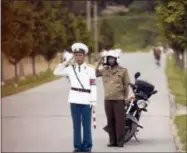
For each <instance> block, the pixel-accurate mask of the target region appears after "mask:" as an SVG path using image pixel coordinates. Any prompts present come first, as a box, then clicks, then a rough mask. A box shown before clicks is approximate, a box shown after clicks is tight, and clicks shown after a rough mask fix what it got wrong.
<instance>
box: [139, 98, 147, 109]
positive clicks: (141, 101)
mask: <svg viewBox="0 0 187 153" xmlns="http://www.w3.org/2000/svg"><path fill="white" fill-rule="evenodd" d="M137 106H138V108H140V109H142V108H144V107H146V106H147V103H146V101H144V100H139V101H138V102H137Z"/></svg>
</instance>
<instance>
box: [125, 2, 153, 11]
mask: <svg viewBox="0 0 187 153" xmlns="http://www.w3.org/2000/svg"><path fill="white" fill-rule="evenodd" d="M154 8H155V0H143V1H140V0H134V1H133V2H132V3H131V5H130V6H129V10H130V12H131V13H143V12H146V11H148V12H154Z"/></svg>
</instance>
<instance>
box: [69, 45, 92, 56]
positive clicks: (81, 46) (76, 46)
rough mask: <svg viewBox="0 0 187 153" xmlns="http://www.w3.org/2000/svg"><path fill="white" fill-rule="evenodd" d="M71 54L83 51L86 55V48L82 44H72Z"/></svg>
mask: <svg viewBox="0 0 187 153" xmlns="http://www.w3.org/2000/svg"><path fill="white" fill-rule="evenodd" d="M71 49H72V52H74V53H75V52H80V50H83V51H84V52H85V54H87V53H88V52H89V50H88V47H87V46H86V45H85V44H83V43H74V44H73V45H72V46H71Z"/></svg>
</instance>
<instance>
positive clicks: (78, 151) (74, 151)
mask: <svg viewBox="0 0 187 153" xmlns="http://www.w3.org/2000/svg"><path fill="white" fill-rule="evenodd" d="M73 152H82V151H80V150H73Z"/></svg>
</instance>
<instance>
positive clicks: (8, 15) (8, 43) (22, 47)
mask: <svg viewBox="0 0 187 153" xmlns="http://www.w3.org/2000/svg"><path fill="white" fill-rule="evenodd" d="M28 5H29V4H28V2H27V1H11V2H10V1H3V2H2V12H3V20H2V29H3V30H2V31H3V35H2V36H3V38H2V50H3V52H4V54H5V55H6V56H7V58H8V61H9V62H10V63H11V64H13V65H14V67H15V77H16V78H17V77H18V71H17V63H18V62H19V61H20V60H21V59H23V58H24V57H26V56H27V55H28V54H29V53H30V51H31V48H32V45H33V38H32V34H31V31H32V29H33V23H32V20H31V18H32V15H31V14H32V13H31V9H30V8H29V7H28Z"/></svg>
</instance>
